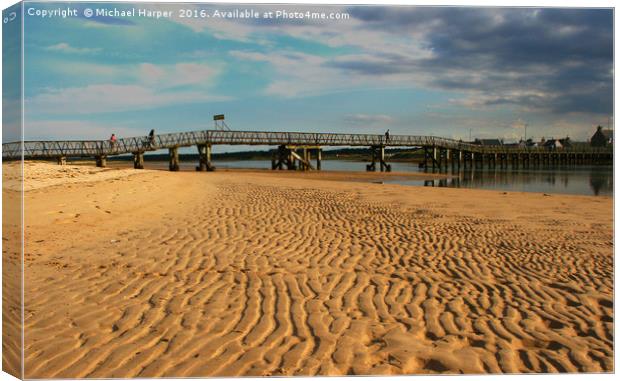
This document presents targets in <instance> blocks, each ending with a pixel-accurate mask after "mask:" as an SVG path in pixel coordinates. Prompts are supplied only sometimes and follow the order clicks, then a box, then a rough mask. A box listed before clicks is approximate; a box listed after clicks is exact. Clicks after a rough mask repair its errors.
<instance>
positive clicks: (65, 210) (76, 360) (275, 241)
mask: <svg viewBox="0 0 620 381" xmlns="http://www.w3.org/2000/svg"><path fill="white" fill-rule="evenodd" d="M92 170H93V168H87V169H81V170H76V172H74V173H73V174H74V175H75V176H74V177H72V178H71V180H70V181H71V182H70V183H65V182H57V181H53V180H51V179H52V178H55V177H57V176H58V174H56V175H54V173H56V172H57V171H58V167H56V166H54V168H52V166H48V165H46V164H40V163H37V164H33V165H31V166H30V169H28V167H27V173H26V178H30V179H31V180H30V181H29V183H30V185H29V187H30V188H29V190H28V191H27V192H26V196H25V197H26V198H25V204H26V213H27V214H26V221H25V224H26V254H25V267H26V275H25V282H26V289H25V303H26V310H25V330H26V332H25V367H26V377H32V378H36V377H47V378H49V377H66V378H71V377H135V376H142V377H147V376H236V375H314V374H320V375H347V374H356V375H366V374H378V375H388V374H426V373H530V372H601V371H606V372H609V371H613V207H612V204H613V200H612V199H611V198H606V197H588V196H573V195H550V196H545V195H543V194H534V193H511V192H497V191H485V190H471V189H448V188H424V187H407V186H400V185H387V184H373V183H364V182H360V181H351V179H350V178H346V177H343V178H342V179H340V181H338V179H337V176H336V175H334V174H329V175H325V176H326V177H331V178H330V179H329V181H326V180H323V179H321V176H322V174H312V175H307V174H296V173H291V172H285V173H278V172H276V173H272V172H267V171H260V172H250V171H245V172H243V173H239V172H234V171H232V172H214V173H192V172H180V173H171V172H167V171H133V170H120V171H119V170H115V169H113V170H95V172H97V173H90V172H92ZM28 171H30V174H29V173H28ZM80 171H84V172H83V173H82V172H80ZM29 176H30V177H29ZM46 176H47V177H46ZM46 178H49V179H50V180H49V182H47V180H46Z"/></svg>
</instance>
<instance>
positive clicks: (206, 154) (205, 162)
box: [196, 144, 215, 172]
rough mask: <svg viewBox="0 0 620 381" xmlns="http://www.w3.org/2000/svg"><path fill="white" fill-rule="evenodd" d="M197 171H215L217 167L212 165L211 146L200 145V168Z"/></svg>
mask: <svg viewBox="0 0 620 381" xmlns="http://www.w3.org/2000/svg"><path fill="white" fill-rule="evenodd" d="M196 170H197V171H209V172H211V171H215V166H213V164H211V145H210V144H199V145H198V166H197V167H196Z"/></svg>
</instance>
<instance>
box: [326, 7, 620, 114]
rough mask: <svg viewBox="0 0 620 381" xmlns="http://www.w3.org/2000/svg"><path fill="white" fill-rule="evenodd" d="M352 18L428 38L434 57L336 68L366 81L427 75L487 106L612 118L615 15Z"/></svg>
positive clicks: (458, 11)
mask: <svg viewBox="0 0 620 381" xmlns="http://www.w3.org/2000/svg"><path fill="white" fill-rule="evenodd" d="M348 11H349V13H350V14H351V15H352V17H354V18H356V19H358V20H361V21H364V28H370V29H375V30H382V31H389V32H391V33H394V34H395V36H403V35H404V36H411V37H412V39H413V38H422V45H423V46H424V47H425V48H427V49H430V50H431V51H432V52H433V56H432V58H422V59H416V58H412V57H411V55H407V54H398V52H394V53H393V54H391V55H385V54H383V53H382V54H377V55H376V56H370V57H369V56H366V59H364V58H361V59H360V58H359V57H357V58H355V59H350V60H335V61H332V62H330V63H329V65H330V66H333V67H338V68H341V69H344V70H351V71H354V72H357V73H360V74H365V75H390V74H398V73H401V74H407V73H419V74H426V75H427V78H428V79H427V84H429V85H431V86H434V87H438V88H442V89H447V90H463V91H469V92H474V93H476V94H475V95H477V96H480V97H482V98H484V99H485V101H484V102H483V103H485V104H515V105H520V106H524V107H534V108H545V109H548V110H551V111H553V112H556V113H566V112H584V113H595V114H609V113H611V112H612V107H613V104H612V101H613V100H612V98H613V97H612V96H613V87H612V86H613V73H612V70H613V12H612V10H611V9H559V8H542V9H534V8H472V7H468V8H456V7H455V8H450V7H446V8H438V7H434V8H431V7H351V8H350V9H348ZM420 36H421V37H420ZM455 73H458V74H455ZM515 94H517V95H515ZM523 94H526V95H523ZM528 94H529V95H528Z"/></svg>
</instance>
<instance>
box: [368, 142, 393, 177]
mask: <svg viewBox="0 0 620 381" xmlns="http://www.w3.org/2000/svg"><path fill="white" fill-rule="evenodd" d="M370 160H371V161H370V164H367V165H366V171H369V172H374V171H376V170H377V161H378V162H379V169H380V170H381V172H391V171H392V166H391V165H390V164H388V163H386V162H385V146H371V147H370Z"/></svg>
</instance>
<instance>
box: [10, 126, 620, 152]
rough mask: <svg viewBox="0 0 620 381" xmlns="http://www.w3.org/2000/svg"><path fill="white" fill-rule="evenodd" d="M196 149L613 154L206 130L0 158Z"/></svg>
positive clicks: (38, 144) (47, 145)
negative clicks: (210, 146)
mask: <svg viewBox="0 0 620 381" xmlns="http://www.w3.org/2000/svg"><path fill="white" fill-rule="evenodd" d="M198 144H227V145H297V146H354V147H355V146H357V147H360V146H367V147H368V146H386V147H438V148H446V149H454V150H463V151H470V152H475V153H482V154H494V153H497V154H510V153H543V152H549V153H553V152H563V153H582V154H587V153H611V152H612V150H611V149H609V148H594V147H575V148H571V147H569V148H563V149H562V150H561V151H550V150H549V149H548V148H545V147H530V148H525V147H507V146H482V145H477V144H472V143H467V142H463V141H459V140H455V139H450V138H442V137H437V136H416V135H391V136H390V137H389V138H388V137H386V136H385V135H373V134H343V133H314V132H270V131H222V130H203V131H189V132H177V133H167V134H159V135H155V137H154V139H153V141H151V140H150V139H149V137H148V136H138V137H129V138H121V139H118V140H117V141H116V142H115V143H112V142H110V141H107V140H84V141H79V140H68V141H25V142H23V144H22V143H21V142H12V143H4V144H3V145H2V157H3V158H5V159H18V158H20V157H21V156H22V151H23V156H24V158H26V159H29V158H54V157H61V156H65V157H94V156H114V155H121V154H127V153H135V152H144V151H155V150H159V149H166V148H173V147H189V146H194V145H198Z"/></svg>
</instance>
